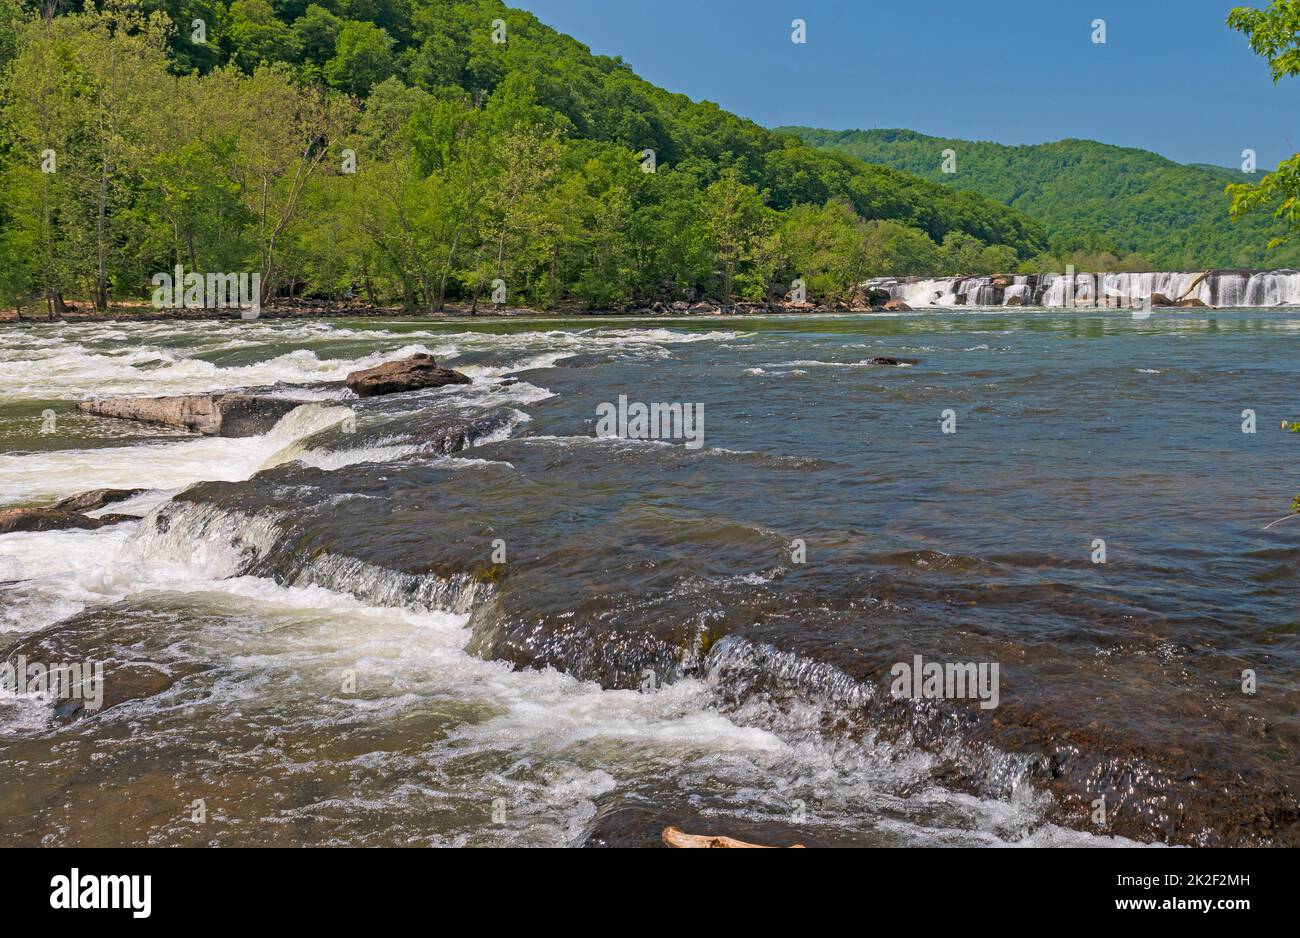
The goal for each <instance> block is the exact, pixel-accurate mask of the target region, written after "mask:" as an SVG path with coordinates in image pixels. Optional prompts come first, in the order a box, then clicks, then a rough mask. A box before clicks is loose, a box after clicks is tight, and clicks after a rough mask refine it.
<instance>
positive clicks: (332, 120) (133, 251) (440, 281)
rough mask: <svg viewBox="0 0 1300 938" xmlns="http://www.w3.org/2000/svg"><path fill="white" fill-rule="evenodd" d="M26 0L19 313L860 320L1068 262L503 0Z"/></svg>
mask: <svg viewBox="0 0 1300 938" xmlns="http://www.w3.org/2000/svg"><path fill="white" fill-rule="evenodd" d="M17 2H18V0H0V64H3V62H4V57H5V56H8V57H9V58H10V59H11V60H12V61H10V63H9V65H8V66H7V68H6V75H5V82H6V84H7V87H8V88H9V90H10V93H9V94H8V95H6V96H5V98H4V99H3V107H4V110H3V114H0V121H2V122H3V125H4V132H3V134H0V222H3V226H2V227H0V261H3V263H2V264H0V268H2V270H0V291H3V297H4V298H6V299H8V300H11V301H12V300H13V299H15V298H17V297H20V296H24V297H31V296H44V297H46V301H47V303H48V304H49V307H50V308H52V309H54V308H57V306H58V305H59V304H60V303H61V302H62V297H63V296H64V295H68V296H73V297H76V296H89V297H90V298H92V299H93V300H94V301H95V302H96V303H97V304H98V305H101V306H102V305H104V304H105V303H106V302H107V299H108V297H109V296H110V295H115V296H122V297H126V296H132V297H141V296H147V295H148V293H149V289H148V281H149V277H150V276H151V274H152V273H153V272H156V271H161V270H170V269H171V268H172V267H173V266H174V265H176V264H181V265H183V266H185V267H186V268H189V269H195V270H204V269H206V270H222V271H232V270H258V271H260V272H261V274H262V278H263V289H264V291H266V295H267V298H268V299H269V298H270V297H271V296H273V295H275V294H277V293H278V294H280V295H285V294H288V293H294V294H299V293H310V294H317V295H326V296H338V295H363V296H365V297H366V298H367V299H369V300H371V301H372V302H376V303H381V302H382V303H386V302H393V301H397V302H401V303H403V304H404V305H406V306H408V307H411V308H416V309H425V310H436V309H439V308H441V307H442V306H443V304H444V302H445V301H447V300H448V299H453V300H461V301H465V302H468V303H470V304H474V305H477V304H480V303H482V302H486V301H487V299H488V297H489V296H490V295H491V293H492V290H493V284H494V282H496V281H504V283H505V284H506V290H507V300H508V302H510V303H512V304H522V303H527V304H531V305H539V306H541V305H546V306H556V305H561V304H581V305H584V306H588V307H593V308H599V307H611V306H621V305H625V304H631V303H646V302H650V301H653V300H659V299H663V300H676V299H693V298H702V297H712V298H716V299H725V300H760V299H764V298H768V297H774V296H780V295H784V294H785V293H786V292H788V291H789V289H790V283H791V281H792V280H793V279H795V278H796V277H800V276H803V277H805V278H806V280H807V281H808V283H809V284H810V287H811V290H810V293H811V297H812V298H813V299H821V300H830V301H841V300H844V299H847V298H848V297H849V296H851V295H852V292H853V289H854V287H855V286H856V285H857V283H858V282H860V280H861V279H863V278H865V277H869V276H873V275H877V274H892V275H903V274H914V273H915V274H920V273H934V272H941V271H946V270H952V271H954V272H956V271H957V269H958V268H962V269H963V270H966V271H970V272H975V271H983V270H992V269H994V268H998V269H1005V268H1008V267H1011V266H1014V265H1015V264H1017V263H1021V262H1024V261H1026V260H1027V259H1029V258H1032V257H1035V256H1037V255H1040V254H1041V253H1042V252H1043V251H1045V250H1047V248H1048V240H1047V237H1046V235H1045V233H1044V232H1043V230H1042V228H1040V227H1039V226H1038V224H1037V223H1036V222H1034V221H1033V220H1031V219H1030V218H1029V217H1028V216H1026V215H1024V214H1022V213H1021V212H1019V211H1017V210H1015V209H1012V208H1008V207H1006V206H1004V205H1000V204H998V203H997V202H995V201H994V200H992V199H989V198H985V197H983V196H980V195H977V194H975V193H971V192H961V191H956V190H954V189H952V188H949V187H947V186H944V185H940V184H938V183H936V182H931V181H927V180H924V179H921V178H918V177H916V176H914V175H909V174H908V173H905V172H901V171H899V170H896V169H890V168H887V167H884V166H873V165H867V164H865V163H863V162H861V161H859V160H857V159H854V158H852V157H849V156H845V155H843V154H838V153H833V152H826V151H822V150H818V149H816V148H814V147H811V146H808V145H806V144H803V143H801V142H799V141H797V140H794V139H791V138H790V137H788V136H785V135H781V134H777V133H774V132H772V131H769V130H766V129H764V128H762V127H759V126H758V125H756V124H754V123H752V122H751V121H747V120H743V119H741V118H739V117H737V116H735V115H733V114H729V113H727V112H726V111H723V110H722V109H721V108H719V107H718V106H717V105H715V104H711V103H708V102H692V101H690V100H689V99H687V98H685V97H683V96H681V95H675V94H671V93H669V92H667V91H665V90H663V89H661V88H657V87H655V86H654V85H651V84H649V83H648V82H646V81H644V80H642V79H640V78H638V77H637V76H636V75H635V74H634V73H633V72H632V71H631V69H629V68H628V66H627V65H626V64H625V63H624V62H622V61H621V60H620V59H618V58H610V57H605V56H596V55H593V54H592V53H591V52H590V50H588V49H587V48H586V47H585V46H583V45H581V44H580V43H578V42H577V41H575V40H574V39H572V38H570V37H568V36H564V35H561V34H559V33H556V32H554V31H553V30H551V29H548V28H547V27H545V26H543V25H542V24H541V23H539V22H538V21H537V20H536V19H535V18H534V17H533V16H532V15H530V14H528V13H526V12H523V11H518V10H511V9H508V8H506V7H505V6H504V5H502V4H501V3H500V2H498V0H317V2H310V0H269V2H268V0H234V2H232V3H230V4H229V6H228V7H227V6H225V5H224V4H223V3H221V2H219V0H144V3H143V5H142V6H139V7H135V8H134V9H135V10H136V11H137V12H134V13H129V14H128V13H124V12H120V11H119V12H114V13H112V14H111V15H110V14H101V13H98V12H96V11H95V10H94V9H93V8H90V7H87V9H86V12H85V13H77V12H69V13H67V14H65V15H60V16H56V17H55V19H54V21H53V23H51V24H42V23H37V22H30V23H29V22H26V21H25V20H24V18H23V17H21V16H19V15H18V14H16V13H15V12H14V11H15V10H17V7H16V6H14V4H15V3H17ZM124 9H125V8H124ZM140 10H144V11H146V12H151V13H153V14H155V16H154V19H153V20H149V19H148V18H147V17H146V16H145V15H143V14H142V13H141V12H139V11H140ZM105 17H110V18H111V17H119V18H120V17H126V19H119V20H111V23H110V19H105ZM194 19H202V20H203V21H204V25H205V29H206V37H207V41H206V42H196V41H194V40H193V39H192V33H191V29H192V21H193V20H194ZM498 19H500V20H504V21H505V23H506V32H505V36H506V41H505V42H504V43H501V42H497V41H494V30H493V27H492V23H493V21H495V20H498ZM106 24H108V25H106ZM114 24H115V25H114ZM9 37H12V38H9ZM128 66H131V67H128ZM47 148H52V149H54V150H55V151H56V152H57V153H58V155H59V170H58V172H56V173H53V174H47V173H42V172H40V169H39V166H38V155H39V154H40V153H41V152H42V151H43V150H45V149H47ZM645 150H652V151H654V155H655V161H656V164H657V166H656V171H655V172H645V171H643V166H642V162H641V160H642V157H641V154H642V153H643V151H645ZM353 170H355V171H353ZM823 229H824V230H823ZM940 245H942V247H941V246H940Z"/></svg>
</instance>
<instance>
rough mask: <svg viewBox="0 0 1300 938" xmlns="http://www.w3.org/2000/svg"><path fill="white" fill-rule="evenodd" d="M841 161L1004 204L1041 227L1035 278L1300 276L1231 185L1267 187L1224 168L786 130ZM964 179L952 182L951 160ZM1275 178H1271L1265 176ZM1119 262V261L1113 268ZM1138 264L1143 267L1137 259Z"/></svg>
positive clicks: (1299, 253) (1299, 251)
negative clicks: (950, 156)
mask: <svg viewBox="0 0 1300 938" xmlns="http://www.w3.org/2000/svg"><path fill="white" fill-rule="evenodd" d="M785 130H786V132H789V133H793V134H797V135H798V136H799V137H800V138H801V139H803V140H804V141H806V142H808V143H811V144H813V145H814V146H817V147H821V148H825V149H827V150H829V151H831V152H837V153H844V154H847V155H849V156H854V157H858V158H860V159H863V160H866V161H868V162H872V163H882V164H884V165H886V166H891V167H893V168H895V169H900V170H904V171H906V172H909V173H915V174H916V175H918V176H923V177H925V178H927V179H931V180H935V181H940V182H943V183H946V184H947V185H950V186H953V187H955V188H958V189H961V190H963V191H968V192H978V193H980V194H981V195H986V196H989V197H990V198H994V199H997V200H998V201H999V202H1001V203H1003V204H1004V205H1008V206H1012V207H1014V208H1018V209H1020V210H1021V211H1023V212H1025V213H1026V214H1028V215H1030V216H1032V217H1033V218H1034V219H1036V220H1037V221H1039V222H1041V223H1042V225H1043V227H1044V228H1046V229H1047V232H1048V236H1049V238H1050V239H1051V244H1052V250H1051V255H1050V256H1049V257H1046V258H1041V259H1038V261H1036V262H1034V263H1032V264H1031V265H1030V266H1031V267H1034V268H1036V269H1043V270H1053V269H1055V270H1059V269H1060V268H1061V262H1062V260H1066V259H1076V255H1078V254H1079V253H1083V254H1084V255H1086V257H1084V258H1077V259H1081V260H1082V261H1083V263H1081V264H1079V265H1077V266H1080V267H1081V268H1085V267H1086V268H1088V269H1099V268H1105V269H1119V266H1123V267H1124V268H1126V269H1131V270H1139V269H1140V270H1152V269H1175V270H1179V269H1181V270H1194V269H1201V268H1205V267H1291V266H1296V265H1297V264H1300V247H1297V246H1295V245H1290V246H1285V247H1282V248H1279V249H1275V250H1268V249H1267V244H1268V242H1269V240H1270V239H1271V238H1273V237H1275V236H1276V235H1278V234H1280V233H1281V232H1283V231H1285V225H1282V224H1280V223H1278V222H1275V221H1274V220H1273V219H1272V218H1271V217H1270V215H1269V214H1268V213H1267V212H1260V213H1256V214H1252V215H1248V216H1246V217H1244V218H1242V219H1241V220H1240V221H1237V222H1233V221H1231V220H1230V219H1229V217H1228V207H1229V205H1230V203H1231V199H1230V198H1229V197H1228V195H1226V194H1225V192H1224V188H1225V186H1227V185H1228V184H1229V183H1240V182H1243V181H1245V182H1249V181H1252V180H1254V179H1256V178H1258V177H1253V176H1250V175H1246V174H1244V173H1242V172H1240V171H1238V170H1232V169H1227V168H1224V167H1218V166H1205V165H1183V164H1180V163H1175V162H1172V161H1171V160H1167V159H1165V158H1164V157H1162V156H1158V155H1157V154H1155V153H1150V152H1148V151H1146V150H1133V149H1125V148H1122V147H1114V146H1108V145H1106V144H1102V143H1095V142H1093V141H1090V140H1062V141H1059V142H1057V143H1046V144H1041V145H1037V146H1016V147H1012V146H1003V145H1001V144H997V143H977V142H973V141H969V140H950V139H945V138H942V137H929V136H926V135H925V134H919V133H914V132H913V131H910V130H848V131H832V130H815V129H812V128H806V127H791V128H786V129H785ZM949 149H951V150H952V151H953V152H954V154H955V159H956V170H957V171H956V172H955V173H951V174H949V173H944V172H943V160H944V157H943V151H944V150H949ZM1267 168H1268V167H1263V166H1261V167H1259V170H1260V172H1261V173H1262V172H1264V171H1265V170H1266V169H1267ZM1103 255H1108V256H1109V257H1110V258H1111V261H1110V263H1109V266H1108V262H1107V260H1106V259H1105V257H1103ZM1127 255H1137V256H1135V257H1127Z"/></svg>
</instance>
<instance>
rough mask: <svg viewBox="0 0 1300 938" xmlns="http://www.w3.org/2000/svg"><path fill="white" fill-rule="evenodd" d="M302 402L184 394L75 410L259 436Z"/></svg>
mask: <svg viewBox="0 0 1300 938" xmlns="http://www.w3.org/2000/svg"><path fill="white" fill-rule="evenodd" d="M302 404H303V402H302V401H293V400H288V399H286V398H281V397H258V396H256V395H253V394H183V395H180V396H178V397H121V398H109V399H108V400H102V401H84V402H83V403H80V404H78V405H77V409H78V410H80V411H81V412H82V413H84V414H94V415H95V416H97V417H116V418H118V419H121V420H138V421H140V422H141V423H152V424H158V425H160V426H164V427H173V428H175V429H177V430H191V431H193V432H195V433H202V434H205V435H207V436H235V437H241V436H260V435H261V434H263V433H266V432H267V431H269V430H270V429H271V428H272V427H274V426H275V425H276V424H277V423H278V422H279V421H280V418H281V417H283V416H284V415H285V414H287V413H289V411H291V410H293V409H294V408H296V407H301V406H302Z"/></svg>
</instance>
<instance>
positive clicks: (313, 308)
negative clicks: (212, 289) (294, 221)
mask: <svg viewBox="0 0 1300 938" xmlns="http://www.w3.org/2000/svg"><path fill="white" fill-rule="evenodd" d="M907 309H908V307H906V306H905V305H904V304H902V303H892V304H890V303H887V302H881V303H878V304H876V305H874V306H868V305H865V304H851V305H850V304H834V305H823V304H819V303H790V302H776V303H720V302H707V303H685V302H678V303H651V304H649V305H647V306H626V307H620V308H615V309H599V310H589V309H579V308H563V307H562V308H557V309H533V308H531V307H526V306H500V307H498V306H486V307H484V306H480V307H479V308H478V309H477V310H471V309H470V307H469V306H468V305H465V304H462V305H453V304H448V305H447V306H446V308H444V309H443V310H441V311H439V312H433V313H430V312H428V311H427V310H423V309H406V308H404V307H401V306H372V305H369V304H358V303H334V302H325V303H295V304H282V305H275V306H270V307H267V308H265V309H263V310H261V312H260V313H259V314H258V315H257V317H256V318H257V319H360V318H367V319H371V318H373V319H412V318H416V319H428V320H431V321H434V322H437V321H442V320H458V319H527V318H554V317H557V316H560V317H581V316H629V317H634V318H639V319H644V318H647V317H652V316H767V315H780V314H784V313H814V314H815V313H871V312H886V311H894V310H897V311H906V310H907ZM241 318H243V317H242V316H241V315H240V310H238V309H155V308H153V307H152V306H145V305H114V306H111V307H109V309H108V311H106V312H102V313H101V312H99V311H97V310H95V309H93V308H91V307H89V306H76V307H75V308H73V309H72V310H70V311H69V312H66V313H64V314H63V315H61V316H58V317H56V318H54V319H50V318H48V317H46V316H44V315H35V314H33V313H31V312H27V311H24V313H23V314H22V315H20V314H19V311H18V310H13V309H8V310H0V324H8V325H29V324H32V325H34V324H40V323H50V322H65V323H79V322H84V323H95V322H204V321H209V320H223V319H241Z"/></svg>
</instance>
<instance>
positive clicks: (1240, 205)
mask: <svg viewBox="0 0 1300 938" xmlns="http://www.w3.org/2000/svg"><path fill="white" fill-rule="evenodd" d="M1228 25H1229V26H1230V27H1232V28H1233V29H1235V30H1237V31H1238V32H1242V33H1245V34H1246V36H1247V37H1248V38H1249V40H1250V48H1251V49H1252V50H1254V52H1255V53H1256V54H1257V55H1261V56H1263V57H1264V58H1266V59H1268V64H1269V69H1270V71H1271V72H1272V75H1273V81H1274V82H1278V81H1281V80H1282V79H1283V78H1285V77H1288V76H1291V75H1297V74H1300V0H1273V3H1272V4H1271V5H1270V6H1269V7H1268V9H1267V10H1256V9H1252V8H1250V7H1238V8H1237V9H1235V10H1233V11H1232V12H1231V13H1229V14H1228ZM1228 194H1229V195H1230V196H1231V197H1232V217H1233V218H1234V219H1235V220H1241V219H1247V218H1249V219H1252V220H1253V219H1255V218H1258V217H1259V215H1258V214H1252V213H1257V212H1258V211H1259V210H1260V209H1272V211H1273V217H1274V218H1276V219H1277V220H1278V221H1280V222H1281V223H1282V224H1283V225H1284V228H1283V229H1282V230H1281V231H1277V232H1275V233H1274V235H1273V237H1272V238H1271V239H1270V240H1269V247H1270V248H1277V247H1280V246H1281V245H1283V244H1286V243H1287V242H1290V241H1293V240H1294V239H1295V238H1296V236H1297V235H1300V153H1298V154H1296V155H1294V156H1292V157H1291V158H1290V159H1288V160H1284V161H1283V162H1282V163H1280V164H1279V165H1278V167H1277V169H1276V170H1275V171H1274V172H1271V173H1269V174H1268V175H1267V176H1265V177H1264V178H1263V179H1261V180H1260V181H1259V182H1258V183H1257V184H1254V185H1251V184H1250V183H1234V184H1233V185H1230V186H1228Z"/></svg>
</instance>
